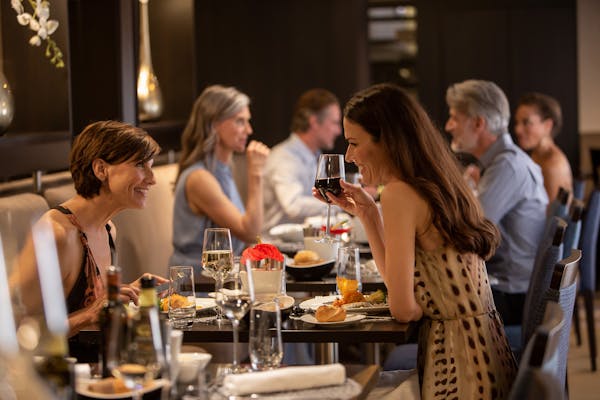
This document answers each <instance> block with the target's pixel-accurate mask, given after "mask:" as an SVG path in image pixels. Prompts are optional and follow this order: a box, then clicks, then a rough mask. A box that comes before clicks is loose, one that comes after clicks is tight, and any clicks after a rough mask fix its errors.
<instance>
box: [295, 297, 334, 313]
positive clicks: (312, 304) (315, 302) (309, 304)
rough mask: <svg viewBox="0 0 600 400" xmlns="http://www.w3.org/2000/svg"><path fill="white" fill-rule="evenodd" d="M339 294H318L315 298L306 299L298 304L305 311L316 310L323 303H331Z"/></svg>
mask: <svg viewBox="0 0 600 400" xmlns="http://www.w3.org/2000/svg"><path fill="white" fill-rule="evenodd" d="M338 297H339V296H338V295H331V296H317V297H315V298H314V299H308V300H304V301H303V302H302V303H300V304H299V305H298V306H299V307H300V308H301V309H303V310H304V311H316V310H317V308H319V306H322V305H323V304H331V303H333V302H334V301H335V300H337V299H338Z"/></svg>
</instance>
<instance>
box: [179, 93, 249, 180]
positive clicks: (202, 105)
mask: <svg viewBox="0 0 600 400" xmlns="http://www.w3.org/2000/svg"><path fill="white" fill-rule="evenodd" d="M248 105H250V99H249V98H248V96H246V95H245V94H244V93H242V92H240V91H239V90H237V89H236V88H234V87H232V86H221V85H212V86H208V87H207V88H206V89H204V91H203V92H202V94H200V96H199V97H198V98H197V99H196V102H195V103H194V107H193V108H192V112H191V113H190V118H189V119H188V122H187V124H186V126H185V129H184V130H183V134H182V135H181V158H180V159H179V171H178V173H177V180H179V176H180V175H181V173H182V172H183V171H184V170H185V169H186V168H187V167H189V166H190V165H192V164H194V163H195V162H197V161H200V160H202V161H207V157H209V156H212V155H213V154H214V151H215V147H216V145H217V134H216V132H215V130H214V128H213V125H214V124H215V123H217V122H220V121H222V120H225V119H227V118H231V117H233V116H234V115H235V114H237V113H238V112H240V111H241V110H242V109H243V108H244V107H247V106H248ZM207 168H209V169H211V166H207Z"/></svg>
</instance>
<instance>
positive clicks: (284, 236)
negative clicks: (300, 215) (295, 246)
mask: <svg viewBox="0 0 600 400" xmlns="http://www.w3.org/2000/svg"><path fill="white" fill-rule="evenodd" d="M269 235H270V236H272V237H276V238H280V239H281V240H284V241H286V242H301V241H303V240H304V232H303V231H302V225H300V224H281V225H277V226H274V227H272V228H271V229H270V230H269Z"/></svg>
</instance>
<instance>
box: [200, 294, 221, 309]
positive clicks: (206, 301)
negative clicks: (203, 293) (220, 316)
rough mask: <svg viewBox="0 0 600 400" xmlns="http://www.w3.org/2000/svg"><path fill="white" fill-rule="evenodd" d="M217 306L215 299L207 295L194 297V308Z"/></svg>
mask: <svg viewBox="0 0 600 400" xmlns="http://www.w3.org/2000/svg"><path fill="white" fill-rule="evenodd" d="M216 306H217V304H216V303H215V299H211V298H208V297H196V310H197V311H198V310H210V309H213V308H215V307H216Z"/></svg>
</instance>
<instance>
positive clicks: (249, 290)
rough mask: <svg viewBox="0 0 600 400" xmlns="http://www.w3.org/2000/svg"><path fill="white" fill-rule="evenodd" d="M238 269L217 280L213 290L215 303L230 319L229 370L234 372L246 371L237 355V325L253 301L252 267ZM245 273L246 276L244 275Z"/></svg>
mask: <svg viewBox="0 0 600 400" xmlns="http://www.w3.org/2000/svg"><path fill="white" fill-rule="evenodd" d="M240 269H241V270H242V271H240V270H235V271H232V272H231V274H230V275H229V276H228V277H227V279H222V280H220V281H217V290H216V292H215V300H216V303H217V305H218V306H219V307H221V309H222V310H223V313H224V314H225V316H226V317H227V318H229V320H230V321H231V325H232V331H233V362H232V366H231V372H232V373H234V374H236V373H240V372H245V371H247V368H244V367H242V366H240V361H239V355H238V343H239V326H240V320H241V319H242V318H244V315H246V313H247V312H248V310H249V309H250V306H251V305H252V303H253V302H254V280H253V279H252V268H251V267H245V266H244V267H242V266H240ZM244 275H246V276H244Z"/></svg>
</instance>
